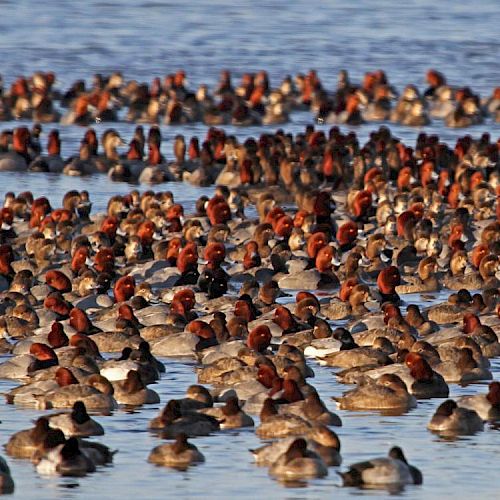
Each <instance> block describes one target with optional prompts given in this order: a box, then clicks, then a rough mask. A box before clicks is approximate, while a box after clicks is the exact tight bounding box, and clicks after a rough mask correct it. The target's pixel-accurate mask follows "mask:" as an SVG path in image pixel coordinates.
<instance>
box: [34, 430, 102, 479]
mask: <svg viewBox="0 0 500 500" xmlns="http://www.w3.org/2000/svg"><path fill="white" fill-rule="evenodd" d="M36 471H37V472H38V473H39V474H42V475H55V474H58V475H61V476H72V477H82V476H85V475H87V474H88V473H89V472H94V471H95V464H94V462H93V461H92V460H91V459H90V458H89V457H88V456H87V454H86V453H85V452H84V451H83V450H81V449H80V445H79V442H78V440H77V438H74V437H71V438H69V439H68V440H67V441H66V442H65V443H64V444H59V445H57V446H56V447H54V448H52V449H51V450H48V451H47V452H46V453H45V454H44V455H42V456H41V457H40V458H39V460H38V462H37V464H36Z"/></svg>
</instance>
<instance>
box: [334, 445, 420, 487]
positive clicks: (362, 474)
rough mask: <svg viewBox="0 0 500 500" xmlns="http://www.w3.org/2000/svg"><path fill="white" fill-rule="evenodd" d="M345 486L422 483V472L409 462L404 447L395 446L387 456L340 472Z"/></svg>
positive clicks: (353, 465) (398, 485)
mask: <svg viewBox="0 0 500 500" xmlns="http://www.w3.org/2000/svg"><path fill="white" fill-rule="evenodd" d="M340 476H341V477H342V480H343V483H344V486H357V487H365V488H375V489H376V488H382V489H386V488H401V487H404V486H405V485H408V484H422V483H423V476H422V473H421V472H420V471H419V470H418V469H417V468H416V467H415V466H412V465H410V464H409V463H408V461H407V459H406V457H405V455H404V453H403V451H402V449H401V448H400V447H399V446H394V447H392V448H391V449H390V450H389V453H388V456H387V457H381V458H373V459H371V460H366V461H364V462H358V463H355V464H352V465H351V466H350V467H349V470H348V471H347V472H342V473H340Z"/></svg>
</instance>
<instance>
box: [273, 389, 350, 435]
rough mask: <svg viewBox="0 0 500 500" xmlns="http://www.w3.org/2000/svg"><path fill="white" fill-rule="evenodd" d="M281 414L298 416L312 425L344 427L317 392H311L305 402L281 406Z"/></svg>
mask: <svg viewBox="0 0 500 500" xmlns="http://www.w3.org/2000/svg"><path fill="white" fill-rule="evenodd" d="M278 411H279V413H285V414H291V415H297V416H299V417H301V418H303V419H304V420H307V421H308V422H311V423H317V424H325V425H333V426H338V427H340V426H342V420H341V419H340V417H339V416H338V415H336V414H335V413H333V412H331V411H329V410H328V409H327V408H326V406H325V404H324V403H323V401H321V399H320V397H319V396H318V394H317V392H311V393H310V394H308V395H307V396H306V397H305V398H304V400H301V401H296V402H294V403H289V404H286V405H281V406H280V407H279V409H278Z"/></svg>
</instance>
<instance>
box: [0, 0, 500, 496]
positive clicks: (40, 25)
mask: <svg viewBox="0 0 500 500" xmlns="http://www.w3.org/2000/svg"><path fill="white" fill-rule="evenodd" d="M179 4H180V2H179ZM179 4H176V3H174V2H163V1H145V2H141V1H138V2H131V1H126V0H121V1H113V2H105V1H96V0H89V1H87V2H63V1H53V2H35V1H33V0H23V1H22V2H19V1H17V0H11V1H9V0H0V32H1V33H2V36H1V37H0V52H1V54H2V60H1V65H0V72H1V73H2V74H3V76H4V80H5V81H6V84H7V85H9V84H10V82H11V81H12V80H13V79H14V78H15V77H17V76H18V75H21V74H25V75H27V74H29V73H31V72H32V71H34V70H37V69H40V70H53V71H55V72H56V74H57V76H58V85H59V87H60V88H66V87H67V86H68V85H69V84H70V83H71V82H72V81H73V80H75V79H77V78H86V79H87V80H88V79H89V78H90V76H91V75H92V74H93V73H95V72H103V73H107V72H109V71H112V70H121V71H122V72H123V73H124V75H125V77H127V78H129V77H130V78H137V79H139V80H141V81H142V80H144V81H148V82H149V81H151V79H152V77H153V76H163V75H165V74H167V73H170V72H173V71H175V70H177V69H179V68H184V69H185V70H186V72H187V74H188V78H189V80H190V84H191V85H192V86H193V87H194V86H196V85H198V84H199V83H202V82H205V83H208V84H210V85H213V84H214V83H215V82H216V81H217V78H218V73H219V70H220V69H222V68H229V69H232V70H233V75H234V78H235V82H236V81H238V79H239V77H240V76H241V74H242V73H243V72H245V71H254V70H258V69H266V70H268V71H269V74H270V77H271V82H272V83H273V84H278V83H279V81H280V80H281V79H282V78H283V77H284V76H285V74H288V73H289V74H295V73H297V72H299V71H303V72H305V71H307V70H309V69H310V68H315V69H317V70H318V72H319V75H320V77H321V79H322V80H323V82H324V84H325V85H326V86H327V88H330V89H331V88H333V86H334V85H335V81H336V75H337V72H338V70H340V69H342V68H345V69H348V70H349V71H350V74H351V77H352V78H353V80H360V79H361V78H362V75H363V74H364V72H365V71H369V70H373V69H377V68H382V69H384V70H385V71H386V73H387V75H388V76H389V79H390V82H391V83H392V84H393V85H395V86H396V87H397V88H398V89H401V88H402V87H403V86H404V85H406V84H407V83H415V84H416V85H418V86H419V87H420V88H423V87H424V85H425V82H424V75H425V71H426V70H427V69H428V68H429V67H436V68H437V69H439V70H441V71H442V72H444V73H445V74H446V76H447V77H448V80H449V82H450V83H451V84H452V85H459V84H462V85H470V86H471V87H472V88H473V90H475V91H477V92H479V93H480V94H481V95H482V96H486V95H489V94H490V92H491V90H492V88H493V87H494V86H496V85H498V84H499V83H500V65H499V64H498V55H499V53H500V41H499V38H498V26H500V9H498V2H496V1H494V0H490V1H483V2H480V3H479V4H474V5H471V4H467V3H465V4H461V3H460V2H453V1H443V2H434V1H430V0H422V1H407V2H395V1H380V2H377V4H378V5H379V7H375V6H374V2H369V1H368V0H364V1H360V2H346V1H339V2H321V1H314V0H307V1H306V0H300V1H297V2H286V3H285V2H262V1H256V2H242V1H239V0H232V1H224V0H215V1H209V0H206V1H203V0H195V1H192V2H185V4H186V5H184V6H181V5H179ZM182 4H184V3H182ZM63 7H64V9H63ZM311 118H312V117H311V115H310V114H309V113H295V114H294V115H293V116H292V121H291V123H290V124H288V125H286V126H285V127H284V128H285V129H286V130H287V131H290V132H294V133H295V132H298V131H299V130H302V129H303V127H304V126H305V125H306V124H307V123H309V122H310V121H311ZM18 123H19V122H18ZM14 126H16V124H15V123H5V122H4V123H0V130H1V129H4V128H12V127H14ZM113 127H114V128H116V129H117V130H118V131H119V132H120V133H121V134H122V136H123V137H124V138H125V139H129V138H130V136H131V134H132V131H133V128H134V125H130V124H125V123H119V124H113ZM50 128H51V126H50V125H46V126H44V130H45V132H47V131H48V130H49V129H50ZM59 128H60V130H61V137H62V141H63V154H64V155H65V156H68V155H70V154H75V152H76V151H77V147H78V143H79V140H80V139H81V136H82V134H83V132H82V129H81V128H79V127H62V126H59ZM95 128H96V130H97V131H98V133H99V134H100V133H102V132H103V131H104V130H105V129H106V128H108V125H105V124H100V125H96V126H95ZM319 128H322V127H319ZM323 128H325V129H326V128H327V127H323ZM373 128H374V125H370V124H368V125H363V126H362V127H359V128H357V129H355V130H356V131H357V133H358V135H359V137H360V139H361V140H362V141H364V140H366V138H367V136H368V133H369V132H370V131H371V130H372V129H373ZM391 129H392V130H393V131H394V133H395V135H397V136H398V137H400V138H401V139H402V140H403V141H405V142H409V143H412V142H413V141H414V140H415V137H416V135H417V134H418V132H419V131H420V130H415V129H409V128H404V127H399V126H395V127H392V126H391ZM226 130H227V131H228V132H229V133H233V134H235V135H237V137H238V138H243V137H246V136H248V135H254V136H256V135H258V134H260V133H261V132H262V131H265V130H268V131H272V130H274V128H272V127H268V128H266V127H253V128H245V129H237V128H232V127H227V128H226ZM425 130H426V131H427V132H432V133H438V134H439V135H440V137H441V138H442V140H445V141H447V142H453V141H455V140H456V138H457V137H458V136H459V135H463V133H464V131H456V130H450V129H446V128H444V127H443V126H442V123H441V122H440V121H437V120H435V121H434V122H433V124H432V125H431V126H429V127H426V128H425ZM483 131H488V132H490V133H491V135H492V137H497V136H498V135H500V125H498V124H493V123H491V122H487V123H485V124H484V125H481V126H478V127H474V128H471V129H469V130H468V131H467V133H470V134H472V135H474V136H477V135H479V134H481V133H482V132H483ZM177 133H183V134H185V135H186V136H188V137H189V136H191V135H198V136H199V137H200V138H201V137H203V136H204V135H205V133H206V127H204V126H202V125H189V126H187V125H186V126H183V127H175V128H169V127H165V126H163V127H162V134H163V137H164V143H163V146H162V151H163V153H164V154H165V155H166V156H167V157H168V158H172V141H171V140H172V139H173V137H174V136H175V135H176V134H177ZM45 138H46V135H44V136H43V138H42V140H43V142H44V143H45ZM136 187H137V186H131V185H127V184H123V183H111V182H109V181H108V180H107V179H106V178H105V177H104V176H98V175H97V176H92V177H89V178H68V177H64V176H56V175H48V174H38V173H27V174H24V173H23V174H18V173H0V196H3V194H4V193H5V192H6V191H9V190H12V191H15V192H20V191H24V190H27V189H29V190H32V191H33V193H34V194H35V196H40V195H42V194H44V195H48V197H49V199H50V200H51V202H52V203H53V204H54V205H55V206H58V204H60V201H61V199H62V196H63V194H64V193H65V192H66V191H67V190H68V189H79V190H80V189H88V190H89V191H90V193H91V198H92V201H93V202H94V210H95V211H100V210H103V209H105V206H106V202H107V199H108V198H109V197H110V196H111V195H112V194H118V193H125V192H127V191H129V190H130V189H132V188H136ZM139 189H140V190H141V191H142V190H144V189H147V186H139ZM155 189H159V190H160V189H161V190H164V189H170V190H172V191H173V192H174V194H175V197H176V199H177V200H178V201H179V202H181V203H183V204H184V205H185V206H186V208H187V209H188V210H187V211H188V212H189V211H190V209H192V206H193V204H194V201H195V200H196V199H197V198H198V196H200V194H202V193H211V192H212V189H211V188H204V189H198V188H193V187H191V186H188V185H184V184H167V185H160V186H158V187H156V188H155ZM415 300H418V297H415ZM164 361H165V363H166V366H167V373H166V375H165V376H164V377H163V378H162V379H161V380H160V382H159V383H158V384H156V385H154V386H153V388H154V389H155V390H156V391H158V392H159V393H160V396H161V406H162V405H163V404H165V403H166V401H167V400H168V399H170V398H172V397H178V396H181V395H182V394H184V391H185V389H186V388H187V386H188V385H190V384H191V383H193V382H195V380H196V377H195V373H194V369H193V366H194V365H193V364H192V363H190V362H187V361H184V362H183V361H172V360H167V359H165V360H164ZM312 365H313V367H314V369H315V372H316V378H315V379H313V380H312V383H313V384H314V385H315V387H317V389H318V390H319V392H320V394H321V396H322V398H323V399H324V401H325V402H326V403H327V405H328V406H329V407H330V408H331V409H334V408H335V406H334V403H333V401H331V396H333V395H335V396H338V395H340V394H341V393H342V392H343V391H345V390H347V388H348V386H345V385H341V384H338V383H337V382H336V379H335V377H334V376H333V373H334V371H333V370H332V369H331V368H321V367H319V366H317V365H316V364H315V363H314V362H313V363H312ZM492 367H493V372H494V375H495V378H498V375H499V373H500V362H499V361H493V362H492ZM15 385H16V384H13V383H11V382H8V381H2V382H0V390H1V391H7V390H9V389H10V388H12V387H14V386H15ZM450 390H451V393H450V396H451V397H456V396H459V395H463V394H473V393H477V392H485V391H486V384H475V385H470V386H468V387H459V386H457V385H455V384H454V385H451V386H450ZM440 402H441V400H431V401H422V402H419V404H418V408H416V409H415V410H413V411H411V412H410V413H408V414H407V415H404V416H398V417H386V416H380V415H379V414H377V413H368V412H364V413H354V412H347V411H339V412H338V413H339V414H340V415H341V417H342V419H343V422H344V426H343V427H342V428H340V429H336V430H337V431H338V434H339V436H340V438H341V441H342V455H343V457H344V465H347V464H349V463H351V462H353V461H358V460H362V459H366V458H370V457H373V456H379V455H384V454H385V453H386V452H387V450H388V449H389V447H390V446H391V445H394V444H399V445H401V446H402V447H403V449H404V450H405V452H406V454H407V456H408V457H409V459H410V461H411V462H413V463H414V464H415V465H417V466H418V467H419V468H420V469H421V470H422V471H423V474H424V485H423V486H422V487H409V488H406V489H405V490H404V491H403V492H401V493H400V494H401V495H402V496H403V497H405V498H409V499H410V498H425V499H428V498H443V497H445V496H449V497H452V496H453V497H455V498H466V497H471V496H472V495H474V496H475V497H477V498H481V499H483V498H498V496H499V493H498V491H499V487H500V481H499V480H498V479H497V477H498V459H499V453H500V452H499V447H498V443H499V440H500V436H499V435H498V433H497V431H496V430H494V429H491V428H488V427H487V428H486V431H485V432H483V433H479V434H478V435H476V436H473V437H468V438H463V439H459V440H456V441H444V440H442V439H439V438H438V437H436V436H434V435H433V434H431V433H429V432H428V431H427V430H426V428H425V426H426V424H427V422H428V420H429V419H430V416H431V415H432V413H433V411H434V410H435V408H436V407H437V406H438V405H439V403H440ZM159 408H160V405H152V406H147V407H144V408H141V409H139V410H137V411H135V412H134V413H132V414H130V413H127V412H126V411H125V410H118V411H116V412H115V413H114V414H113V415H111V416H107V417H96V418H97V419H98V420H99V421H100V422H101V423H102V425H103V426H104V428H105V431H106V434H105V436H104V437H102V438H100V440H101V441H102V442H104V443H105V444H107V445H108V446H110V447H111V448H113V449H117V450H119V452H118V453H117V454H116V455H115V458H114V463H113V465H112V466H109V467H105V468H100V469H99V470H98V472H96V473H94V474H92V475H90V476H88V477H86V478H81V479H70V478H63V479H61V478H58V477H55V478H47V477H41V476H39V475H38V474H37V473H36V472H35V470H34V468H33V466H32V465H31V463H29V462H28V461H22V460H13V459H10V458H9V459H8V461H9V464H10V465H11V469H12V473H13V477H14V480H15V482H16V492H15V495H14V496H15V497H17V498H22V499H31V498H33V499H35V498H36V499H37V500H42V499H53V498H72V499H73V498H75V499H76V498H79V499H84V498H89V497H90V496H94V497H95V498H118V497H122V498H164V497H171V496H173V495H176V496H177V497H178V498H195V497H197V498H220V497H239V498H290V499H292V498H293V499H299V498H311V499H313V498H319V497H327V496H328V497H343V498H345V497H350V496H351V497H352V496H361V495H363V496H370V497H373V498H376V497H379V498H384V497H386V496H387V495H388V493H386V492H376V491H367V490H365V491H360V490H357V489H341V488H339V485H340V478H339V477H338V476H337V475H336V473H335V471H336V470H337V469H335V468H331V469H330V474H329V476H328V477H327V478H325V479H322V480H316V481H310V482H309V483H308V485H307V487H304V488H299V489H292V488H286V487H285V486H283V485H282V484H280V483H278V482H276V481H274V480H272V479H270V478H269V477H268V475H267V469H265V468H258V467H256V466H254V464H253V463H252V457H251V455H250V453H249V452H248V449H249V448H254V447H256V446H259V444H261V442H260V440H259V439H258V438H257V437H256V436H255V434H254V432H253V431H252V430H242V431H224V432H221V433H218V434H215V435H213V436H209V437H204V438H197V439H195V440H194V442H195V443H196V445H197V446H198V447H199V448H200V449H201V451H202V452H203V454H204V455H205V457H206V463H205V464H203V465H200V466H197V467H194V468H192V469H189V470H188V471H186V472H178V471H172V470H169V469H164V468H159V467H156V466H154V465H151V464H148V463H147V462H146V458H147V456H148V453H149V451H150V450H151V448H153V447H154V446H156V445H158V444H159V443H160V440H159V438H157V437H155V436H154V435H152V434H150V433H149V432H148V431H147V423H148V421H149V420H150V419H151V418H152V417H153V416H155V415H156V414H157V412H158V410H159ZM41 414H42V412H40V411H34V410H27V409H18V408H16V407H14V406H8V405H5V404H3V403H2V404H1V405H0V420H1V421H2V424H1V425H0V436H1V442H2V443H4V442H6V441H7V439H8V437H9V436H10V435H11V434H12V433H13V432H15V431H17V430H20V429H23V428H28V427H30V426H31V424H32V420H33V419H35V418H36V417H38V416H39V415H41Z"/></svg>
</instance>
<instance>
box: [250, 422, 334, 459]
mask: <svg viewBox="0 0 500 500" xmlns="http://www.w3.org/2000/svg"><path fill="white" fill-rule="evenodd" d="M304 437H305V438H306V439H307V446H308V448H309V449H310V450H312V451H314V452H316V453H317V454H318V455H319V456H320V457H321V458H322V460H323V462H324V463H325V465H327V466H328V467H335V466H338V465H340V464H341V463H342V456H341V455H340V440H339V438H338V436H337V434H336V433H335V432H333V431H332V430H330V429H329V428H328V427H327V426H325V425H322V424H318V425H315V426H313V427H312V428H311V430H310V431H309V432H308V433H307V435H304ZM295 439H296V437H295V436H290V437H287V438H282V439H279V440H277V441H273V442H272V443H269V444H265V445H263V446H260V447H259V448H256V449H250V450H249V451H250V453H251V454H252V455H253V457H254V460H255V464H256V465H258V466H266V467H269V466H271V465H272V464H274V463H275V462H276V461H277V460H278V458H279V457H280V456H281V455H282V454H283V453H285V452H286V450H287V449H288V448H289V446H290V445H291V444H292V443H293V441H294V440H295Z"/></svg>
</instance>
